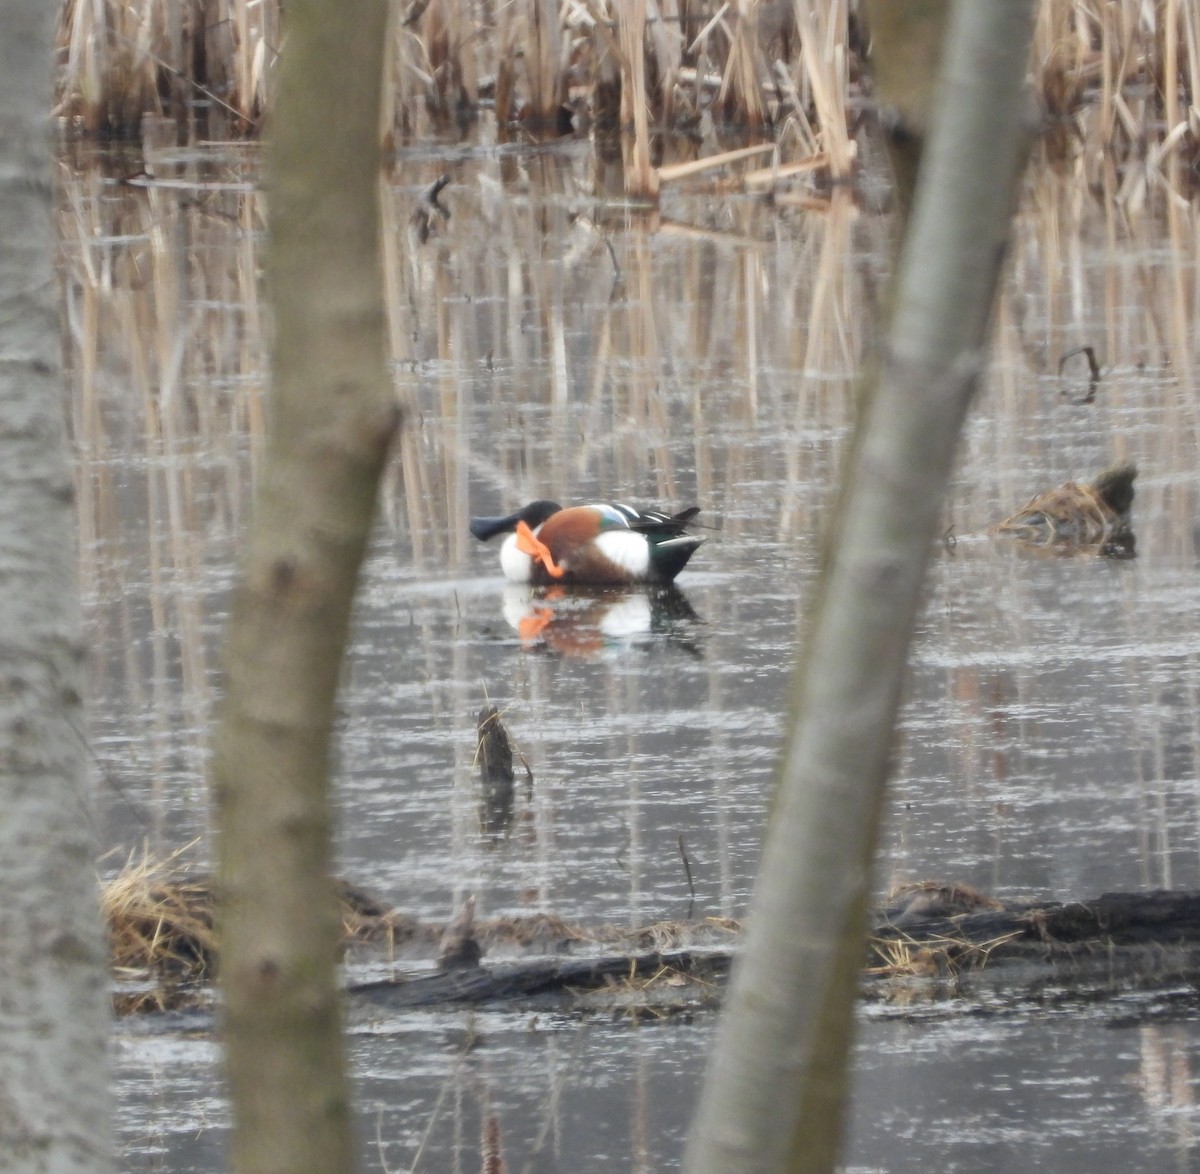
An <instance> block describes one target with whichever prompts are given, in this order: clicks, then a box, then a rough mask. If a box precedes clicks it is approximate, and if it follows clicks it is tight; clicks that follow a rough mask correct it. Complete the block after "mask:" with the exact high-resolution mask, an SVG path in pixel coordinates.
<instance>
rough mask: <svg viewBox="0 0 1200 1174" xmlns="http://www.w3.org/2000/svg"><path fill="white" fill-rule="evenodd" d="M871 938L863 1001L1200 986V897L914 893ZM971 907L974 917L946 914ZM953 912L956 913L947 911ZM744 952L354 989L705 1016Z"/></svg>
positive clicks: (448, 1001)
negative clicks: (1017, 897) (1049, 900)
mask: <svg viewBox="0 0 1200 1174" xmlns="http://www.w3.org/2000/svg"><path fill="white" fill-rule="evenodd" d="M915 888H916V889H918V891H919V892H920V893H921V894H922V898H923V901H922V903H921V904H922V905H923V906H924V907H925V908H926V909H927V910H928V912H922V911H921V910H920V908H917V909H914V906H913V903H912V902H906V903H904V904H902V905H900V906H896V907H893V908H892V909H890V910H887V911H884V913H882V914H881V915H880V916H881V918H882V920H880V922H879V923H878V924H877V925H876V926H875V928H874V929H873V930H872V932H871V939H870V948H869V957H868V963H867V967H866V971H865V974H866V979H865V982H864V986H863V993H864V995H865V997H867V998H876V999H887V998H892V997H893V995H894V993H895V980H899V981H900V982H901V983H902V984H903V985H904V986H905V987H906V989H908V990H910V991H911V989H912V987H913V982H914V980H916V981H917V982H919V983H921V984H922V985H923V988H924V990H925V992H926V993H927V994H928V995H930V996H931V997H937V996H939V995H940V996H943V997H945V996H952V995H956V994H961V993H964V991H965V990H967V989H969V988H970V987H971V986H973V985H981V984H982V985H987V984H989V983H990V984H994V985H999V986H1009V985H1012V984H1013V983H1017V984H1019V985H1021V986H1022V987H1024V988H1029V987H1044V986H1045V985H1046V984H1048V983H1052V984H1055V985H1057V986H1059V987H1062V988H1064V989H1066V990H1068V991H1069V990H1072V989H1075V990H1078V991H1079V992H1081V993H1082V992H1085V991H1086V992H1087V993H1088V995H1089V996H1094V995H1095V994H1096V993H1097V991H1098V990H1099V991H1100V993H1108V994H1116V993H1118V992H1119V991H1121V990H1127V989H1130V988H1134V987H1136V988H1141V989H1145V988H1150V987H1154V986H1160V985H1163V984H1166V983H1174V982H1178V981H1200V892H1162V891H1159V892H1150V893H1106V894H1104V895H1103V896H1101V897H1099V898H1097V899H1096V900H1094V901H1076V902H1071V903H1068V904H1045V903H1042V904H1038V903H1030V904H1022V905H1009V906H1003V905H1001V904H1000V903H999V902H997V901H994V900H992V899H991V898H988V897H984V896H983V895H982V894H979V893H976V892H975V891H974V890H972V889H970V888H968V887H967V886H964V885H947V886H937V885H925V886H915ZM958 903H965V904H966V905H967V906H968V907H970V908H972V909H973V910H974V911H972V912H953V911H949V912H946V911H947V910H949V909H951V907H952V906H954V905H956V904H958ZM944 913H945V915H944ZM735 957H736V951H734V950H732V949H725V948H719V947H718V948H712V949H679V950H655V951H650V952H645V953H635V954H616V955H607V956H604V957H600V958H551V959H547V958H539V959H533V960H530V961H528V962H519V961H518V962H508V963H502V964H497V965H494V966H480V967H475V968H473V969H471V970H468V971H454V972H450V973H434V974H427V975H421V976H419V977H415V978H413V977H410V978H398V979H396V980H394V981H383V982H371V983H365V984H359V985H354V986H352V987H351V988H350V990H349V994H350V996H351V1001H352V1003H358V1004H359V1005H360V1006H361V1005H362V1004H366V1005H368V1006H370V1007H373V1008H386V1009H388V1010H392V1011H395V1010H402V1009H406V1008H413V1007H424V1008H428V1007H438V1006H442V1007H451V1006H463V1005H470V1006H475V1007H483V1006H488V1005H492V1006H495V1005H501V1006H508V1007H513V1006H520V1007H528V1008H534V1009H544V1008H554V1009H576V1010H579V1009H585V1008H589V1007H595V1006H597V1005H602V1006H607V1007H613V1006H616V1007H621V1008H625V1009H629V1010H638V1009H642V1008H647V1007H649V1008H654V1009H656V1010H659V1011H662V1010H670V1009H679V1008H683V1007H690V1008H698V1007H703V1006H710V1005H713V1004H715V1003H717V1002H718V1001H719V998H720V987H721V985H722V984H723V983H724V980H725V979H726V977H727V976H728V973H729V970H730V967H731V966H732V964H733V961H734V958H735Z"/></svg>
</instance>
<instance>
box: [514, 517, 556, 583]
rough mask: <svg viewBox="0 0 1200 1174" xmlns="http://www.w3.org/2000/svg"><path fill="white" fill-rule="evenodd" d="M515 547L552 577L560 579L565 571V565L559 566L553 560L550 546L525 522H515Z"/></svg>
mask: <svg viewBox="0 0 1200 1174" xmlns="http://www.w3.org/2000/svg"><path fill="white" fill-rule="evenodd" d="M517 549H518V550H519V551H520V552H521V553H522V554H527V555H529V556H530V557H532V558H534V559H536V560H537V561H538V562H540V563H541V564H542V566H544V567H545V568H546V574H548V575H549V576H550V577H551V578H552V579H561V578H562V577H563V575H565V574H566V573H567V569H566V567H560V566H559V565H558V563H556V562H555V561H554V556H553V555H552V554H551V553H550V548H549V547H548V546H547V545H546V544H545V543H544V542H542V541H541V540H540V539H539V538H538V536H537V535H536V534H534V532H533V531H532V530H531V529H530V528H529V525H528V523H526V522H518V523H517Z"/></svg>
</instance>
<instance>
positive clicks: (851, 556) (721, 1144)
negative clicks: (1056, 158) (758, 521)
mask: <svg viewBox="0 0 1200 1174" xmlns="http://www.w3.org/2000/svg"><path fill="white" fill-rule="evenodd" d="M1032 9H1033V4H1032V0H959V2H958V3H956V4H955V5H954V6H953V9H952V15H951V19H950V27H949V30H948V33H947V38H946V42H945V48H944V50H943V54H944V68H943V76H942V79H941V82H940V87H939V99H938V104H937V115H936V118H935V121H934V125H933V128H932V134H931V138H930V140H929V143H928V145H927V147H926V150H925V155H924V158H923V159H922V163H921V169H920V176H919V180H918V188H917V195H916V203H915V205H914V209H913V214H912V219H911V222H910V224H909V228H908V232H907V234H906V237H905V245H904V248H903V251H902V257H901V264H900V270H899V274H898V277H897V282H898V284H897V289H896V296H895V298H894V299H893V304H894V305H895V307H896V309H895V311H894V312H893V314H892V318H891V321H890V323H889V324H888V329H887V332H886V336H885V342H884V346H883V350H882V353H881V355H880V356H879V360H878V369H879V382H878V388H877V390H876V391H875V392H874V394H873V395H868V396H867V397H866V399H865V402H864V409H863V417H862V419H861V420H860V423H859V428H858V433H857V435H856V441H855V444H854V448H853V452H852V454H851V457H850V460H849V462H848V467H847V470H846V474H845V481H844V484H843V489H842V495H841V500H840V502H839V507H838V511H837V517H836V519H835V522H834V528H833V531H832V535H831V537H830V540H829V549H828V551H827V556H826V566H825V568H824V573H823V575H822V581H821V589H820V594H819V599H818V601H817V605H816V610H815V613H814V615H813V617H812V620H811V626H810V631H809V633H808V640H807V647H806V652H805V655H804V658H803V661H802V663H801V665H800V667H799V669H798V672H797V676H796V680H795V682H794V685H793V705H792V714H793V720H792V722H791V729H790V733H789V737H788V739H787V742H786V745H785V747H784V757H783V763H782V767H781V776H780V782H779V788H778V793H777V795H776V799H775V806H774V810H773V812H772V816H771V821H770V827H769V829H768V834H767V842H766V846H765V850H764V854H763V860H762V865H761V867H760V872H759V881H758V885H757V888H756V891H755V895H754V900H753V903H752V907H751V915H750V918H749V927H748V932H747V938H746V945H745V950H744V955H743V957H742V959H741V961H740V962H739V965H738V966H737V968H736V970H735V972H734V977H733V983H732V987H731V991H730V997H729V1002H728V1005H727V1008H726V1011H725V1014H724V1016H723V1018H722V1022H721V1026H720V1029H719V1033H718V1039H717V1042H716V1048H715V1052H714V1055H713V1058H712V1061H711V1063H710V1065H709V1069H708V1075H707V1079H706V1083H705V1087H704V1091H703V1094H702V1097H701V1102H700V1107H699V1111H698V1114H697V1117H696V1121H695V1124H694V1126H693V1134H692V1138H691V1144H690V1145H689V1148H688V1153H687V1161H686V1168H687V1169H688V1171H689V1172H691V1174H715V1172H717V1171H721V1172H725V1171H738V1172H739V1174H760V1172H761V1174H767V1172H772V1174H774V1172H777V1171H784V1170H787V1171H829V1170H832V1169H833V1168H834V1166H835V1164H836V1161H837V1152H838V1148H839V1145H840V1141H841V1133H842V1121H843V1115H844V1111H845V1105H846V1100H847V1095H846V1094H847V1089H848V1086H849V1075H848V1062H849V1052H850V1045H851V1042H852V1028H853V1015H854V1005H855V998H856V993H857V989H858V977H859V970H860V968H861V965H862V958H863V955H864V931H865V911H866V905H867V900H868V895H869V893H870V884H871V871H872V863H873V855H874V850H875V845H876V842H877V839H878V829H879V817H880V811H881V809H882V804H883V796H884V789H885V782H886V776H887V766H888V759H889V755H890V753H891V747H892V727H893V722H894V718H895V712H896V708H897V702H898V698H899V694H900V685H901V679H902V676H903V673H904V668H905V662H906V655H907V649H908V644H909V639H910V635H911V631H912V626H913V622H914V617H915V615H916V612H917V606H918V602H919V595H920V589H921V582H922V579H923V577H924V571H925V566H926V562H927V560H928V554H929V551H930V549H931V547H932V544H933V540H934V538H935V537H936V533H937V527H938V522H939V516H940V511H941V502H942V496H943V493H944V490H945V486H946V482H947V479H948V477H949V474H950V469H951V465H952V462H953V457H954V450H955V445H956V441H957V438H958V433H959V430H960V427H961V424H962V420H963V417H964V416H965V413H966V410H967V407H968V404H969V403H970V399H971V396H972V394H973V392H974V390H975V387H976V384H977V382H978V379H979V375H980V372H981V371H982V369H983V365H984V357H985V342H986V334H987V325H988V320H989V317H990V310H991V304H992V298H993V294H994V290H995V286H996V282H997V277H998V275H999V270H1000V263H1001V259H1002V256H1003V252H1004V245H1005V242H1006V239H1007V233H1008V228H1009V220H1010V216H1011V212H1012V208H1013V205H1014V194H1015V191H1016V185H1017V182H1018V179H1019V176H1020V173H1021V169H1022V163H1023V159H1024V155H1025V146H1026V143H1025V138H1026V135H1025V130H1024V128H1023V127H1022V125H1021V124H1022V113H1023V111H1024V110H1025V108H1026V104H1025V96H1024V92H1023V80H1024V75H1025V66H1026V61H1027V58H1028V50H1029V40H1030V37H1031V34H1032Z"/></svg>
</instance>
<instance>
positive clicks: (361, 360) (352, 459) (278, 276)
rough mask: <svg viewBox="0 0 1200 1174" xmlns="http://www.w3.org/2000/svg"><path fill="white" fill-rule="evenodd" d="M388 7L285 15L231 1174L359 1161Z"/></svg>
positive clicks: (222, 750)
mask: <svg viewBox="0 0 1200 1174" xmlns="http://www.w3.org/2000/svg"><path fill="white" fill-rule="evenodd" d="M385 21H386V4H385V3H384V0H352V2H349V3H342V2H335V0H296V2H295V3H289V5H288V12H287V24H288V27H287V41H286V45H285V48H284V52H283V61H282V70H281V76H280V82H279V94H278V99H277V105H276V109H275V115H274V119H273V123H272V126H271V128H270V132H271V133H270V148H269V153H268V172H267V182H268V190H269V197H270V234H269V240H268V250H267V283H268V294H269V297H270V299H271V303H272V305H273V308H274V315H275V337H274V344H273V353H272V387H271V399H270V422H269V429H268V441H267V451H266V457H265V461H264V464H263V469H262V474H261V481H260V484H259V486H258V492H257V496H256V499H255V506H254V519H253V523H252V526H251V532H250V535H249V544H248V550H247V553H246V557H245V562H244V565H243V567H242V568H241V574H240V578H239V584H238V586H237V588H236V590H235V593H234V598H233V605H232V610H231V616H230V623H229V630H228V635H227V643H226V652H225V668H226V680H225V697H224V701H223V705H222V709H221V716H220V721H219V725H218V728H217V731H216V734H215V739H214V747H213V751H214V755H213V766H212V777H213V785H214V792H215V798H216V802H217V812H218V830H219V836H220V853H221V859H220V874H219V881H220V898H221V916H220V923H219V925H220V934H221V951H222V953H221V968H222V983H223V989H224V996H225V1046H226V1054H227V1062H228V1070H229V1077H230V1085H231V1092H232V1096H233V1102H234V1117H235V1129H234V1166H235V1168H236V1169H237V1170H239V1171H246V1172H248V1171H266V1170H270V1171H320V1172H321V1174H336V1172H338V1171H342V1170H348V1169H350V1168H351V1167H352V1165H353V1145H352V1136H351V1130H350V1110H349V1103H348V1098H347V1090H346V1080H345V1071H344V1060H343V1053H342V1047H341V1038H340V1027H341V1023H340V1002H339V999H338V996H337V993H336V959H337V939H338V926H337V917H336V910H335V903H334V893H333V888H332V886H331V882H330V880H329V855H330V812H329V803H328V768H329V750H330V737H331V725H332V719H333V705H334V695H335V692H336V688H337V682H338V674H339V669H340V666H341V661H342V655H343V650H344V647H345V642H346V637H347V631H348V626H349V620H350V612H351V604H352V600H353V595H354V588H355V583H356V580H357V575H358V570H359V566H360V564H361V562H362V558H363V554H364V551H365V549H366V544H367V539H368V535H369V533H370V527H371V522H372V520H373V517H374V511H375V502H376V496H377V489H378V483H379V478H380V475H381V473H382V470H383V467H384V463H385V460H386V458H387V454H388V450H389V446H390V443H391V440H392V438H393V435H394V433H395V431H396V429H397V427H398V424H399V409H398V407H397V404H396V400H395V397H394V395H393V392H392V388H391V384H390V380H389V376H388V369H387V363H386V334H385V317H384V309H383V271H382V262H381V256H380V228H379V184H380V155H379V146H378V141H379V116H380V90H381V79H382V76H383V47H384V30H385Z"/></svg>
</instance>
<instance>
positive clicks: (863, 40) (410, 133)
mask: <svg viewBox="0 0 1200 1174" xmlns="http://www.w3.org/2000/svg"><path fill="white" fill-rule="evenodd" d="M862 7H863V6H862V5H861V4H860V3H859V2H858V0H819V2H818V0H794V2H791V3H788V2H784V0H740V3H736V4H732V3H718V2H717V0H694V2H689V0H662V2H661V3H658V4H653V3H648V2H646V0H639V2H637V3H628V4H621V3H617V2H616V0H568V2H567V3H564V4H561V5H558V4H552V3H549V2H548V0H512V2H510V3H504V4H501V3H499V2H497V0H410V2H409V3H392V4H391V12H390V21H389V28H388V41H389V51H388V54H387V65H386V69H387V78H386V79H385V93H386V98H385V115H384V127H383V134H384V139H385V146H386V147H387V148H388V149H389V150H395V149H397V148H398V147H400V146H403V145H404V144H406V143H409V142H413V141H417V140H426V139H430V138H438V139H447V138H450V139H453V138H461V137H464V136H466V135H468V134H470V133H471V132H472V127H473V125H474V123H475V122H476V121H477V120H478V119H479V118H480V117H482V116H485V115H487V116H491V117H494V119H495V123H496V128H497V135H498V137H499V138H500V139H501V140H502V141H503V140H514V139H526V140H528V139H532V140H534V141H542V142H544V141H547V140H553V139H555V138H557V137H560V136H567V135H577V136H578V135H591V137H592V138H593V141H594V143H595V146H596V149H597V153H598V154H601V155H605V154H606V153H607V154H609V155H613V156H615V155H617V154H618V153H619V151H620V137H621V130H622V127H623V126H624V125H625V124H628V123H630V122H633V121H636V122H637V124H638V126H639V129H640V128H642V127H645V128H647V129H646V130H642V131H641V132H640V133H641V134H642V135H647V136H648V142H647V143H645V144H640V146H644V148H645V149H644V150H640V149H639V150H627V151H626V153H625V155H626V165H625V186H626V189H627V190H628V191H630V192H642V193H643V194H647V193H650V192H651V191H652V190H657V184H656V182H655V179H654V178H651V177H648V176H647V175H645V174H641V175H639V174H637V169H638V168H641V170H642V171H643V172H644V171H645V168H646V166H647V161H648V164H649V165H651V166H652V167H654V168H656V169H659V170H661V169H663V168H664V166H677V165H681V164H685V163H687V162H688V161H690V160H694V159H696V158H698V157H703V156H709V155H712V154H714V153H715V152H718V151H722V150H726V149H728V148H730V147H733V146H737V145H743V144H744V143H745V142H746V141H755V140H759V141H769V142H773V143H774V145H775V154H776V158H775V161H774V162H775V166H776V167H777V168H778V167H782V166H805V167H807V168H808V169H810V170H816V171H818V172H819V174H820V175H821V176H822V177H823V178H824V180H825V181H826V182H829V183H840V182H846V181H849V180H851V179H853V177H854V174H855V168H856V156H857V150H856V137H857V135H858V134H859V132H860V130H861V129H862V128H863V127H864V125H865V124H867V123H869V122H870V121H871V120H872V114H873V101H872V94H871V88H870V79H869V75H868V73H867V71H866V69H865V63H866V60H867V57H868V55H869V52H870V41H869V30H868V29H867V27H866V23H865V18H864V15H863V12H862ZM284 23H285V22H284V20H283V18H282V16H281V4H280V2H279V0H260V2H255V3H250V2H249V0H210V2H208V3H199V2H193V3H188V4H183V5H178V4H175V3H172V2H170V0H135V2H134V3H129V4H118V3H116V2H115V0H66V3H65V4H64V5H63V8H62V10H61V14H60V18H59V27H58V39H57V48H58V54H59V66H60V69H59V77H58V88H57V95H56V104H55V113H56V115H57V117H58V118H59V120H60V123H61V124H62V125H63V127H64V128H66V130H67V131H68V132H69V133H70V134H72V135H77V136H82V137H84V138H90V139H98V140H121V141H134V142H137V141H140V139H141V136H142V123H143V119H144V118H147V117H149V118H152V119H156V120H161V119H167V120H170V121H171V122H173V123H174V124H175V126H176V129H177V135H178V138H179V140H180V142H183V143H186V142H189V141H195V140H197V139H201V138H204V139H209V140H213V139H239V138H252V137H254V136H255V135H257V134H258V132H259V130H260V129H261V127H262V124H263V120H264V118H265V116H266V115H267V114H268V113H269V111H270V105H271V93H272V88H273V85H274V76H275V71H276V67H277V60H278V54H279V48H280V45H281V42H282V37H283V28H284ZM638 47H640V49H641V52H640V54H639V53H638V52H637V49H638ZM1030 77H1031V81H1032V83H1033V89H1034V93H1035V95H1036V97H1037V99H1038V102H1039V105H1040V129H1041V131H1042V132H1043V133H1042V141H1043V143H1044V144H1045V149H1046V150H1047V152H1048V154H1049V155H1050V157H1051V158H1055V159H1071V158H1080V157H1084V158H1085V159H1087V160H1089V161H1090V162H1094V161H1096V160H1104V161H1108V162H1110V163H1111V164H1113V165H1115V166H1116V167H1117V168H1118V170H1120V169H1121V168H1124V167H1128V168H1129V170H1131V171H1137V172H1138V173H1139V175H1142V174H1145V175H1149V176H1151V177H1153V178H1152V179H1151V181H1150V182H1152V183H1159V184H1161V185H1163V186H1165V187H1166V188H1167V189H1168V190H1170V191H1172V192H1175V193H1178V194H1180V195H1183V196H1191V195H1194V194H1196V193H1197V192H1200V98H1198V96H1197V85H1198V80H1200V19H1198V18H1197V16H1196V11H1195V8H1194V6H1192V5H1189V4H1183V3H1179V2H1178V0H1157V2H1156V3H1153V4H1147V3H1145V2H1144V0H1103V2H1102V0H1044V2H1043V4H1042V8H1041V11H1040V14H1039V17H1038V21H1037V31H1036V37H1035V41H1034V46H1033V52H1032V55H1031V60H1030ZM631 93H632V94H636V95H639V99H638V102H636V103H635V102H631V101H629V99H628V95H629V94H631ZM638 110H644V111H645V112H646V114H647V115H648V119H646V118H638V119H634V118H633V114H632V112H633V111H638ZM635 159H640V160H641V162H640V163H638V164H634V163H633V162H632V161H633V160H635ZM1134 165H1136V166H1134ZM1091 175H1094V170H1093V169H1091V168H1089V176H1091ZM668 177H669V176H668Z"/></svg>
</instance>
